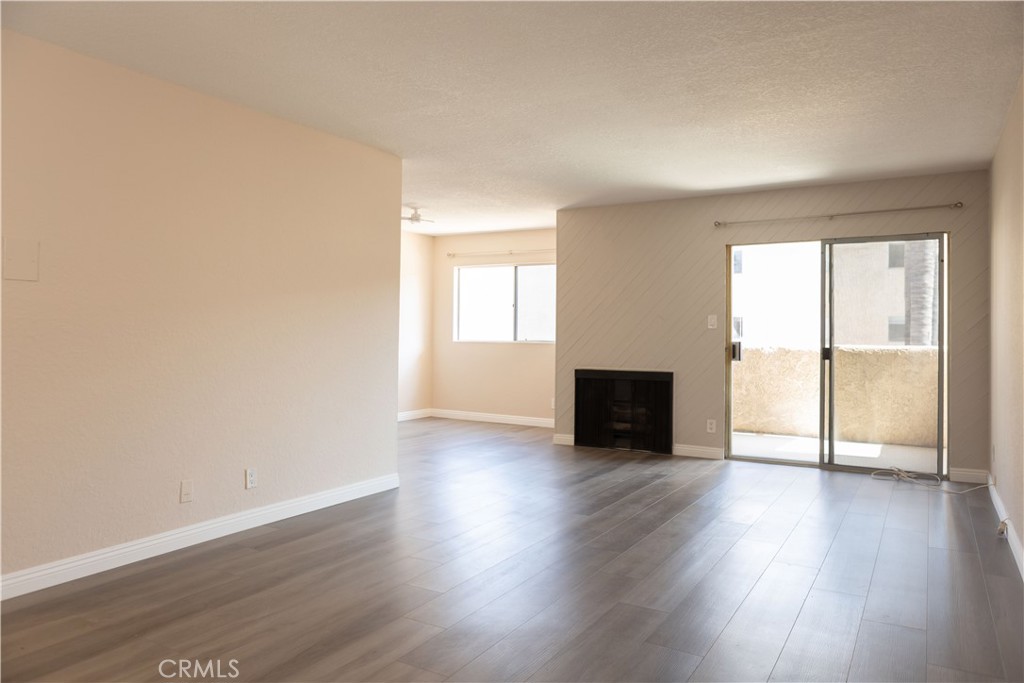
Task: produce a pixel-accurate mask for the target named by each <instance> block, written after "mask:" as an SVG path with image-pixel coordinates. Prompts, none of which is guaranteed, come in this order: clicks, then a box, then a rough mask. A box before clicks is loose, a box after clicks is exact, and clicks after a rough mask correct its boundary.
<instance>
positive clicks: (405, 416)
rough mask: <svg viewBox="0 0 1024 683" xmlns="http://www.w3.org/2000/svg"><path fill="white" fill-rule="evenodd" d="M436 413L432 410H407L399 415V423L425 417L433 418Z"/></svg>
mask: <svg viewBox="0 0 1024 683" xmlns="http://www.w3.org/2000/svg"><path fill="white" fill-rule="evenodd" d="M433 416H434V411H433V410H431V409H430V408H420V409H419V410H405V411H402V412H400V413H399V414H398V421H399V422H405V421H406V420H419V419H421V418H424V417H433Z"/></svg>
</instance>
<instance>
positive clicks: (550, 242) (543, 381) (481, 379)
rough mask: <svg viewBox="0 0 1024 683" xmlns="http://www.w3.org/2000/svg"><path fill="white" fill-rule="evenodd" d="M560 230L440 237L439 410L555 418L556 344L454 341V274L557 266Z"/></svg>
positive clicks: (436, 298)
mask: <svg viewBox="0 0 1024 683" xmlns="http://www.w3.org/2000/svg"><path fill="white" fill-rule="evenodd" d="M554 248H555V231H554V230H523V231H514V232H497V233H480V234H473V235H447V236H442V237H435V238H434V408H435V409H440V410H459V411H467V412H477V413H490V414H495V415H512V416H516V417H533V418H542V419H551V417H552V413H553V411H552V410H551V399H552V398H553V397H554V395H555V393H554V388H555V381H554V378H555V344H542V343H482V342H456V341H453V340H452V337H453V335H452V319H453V318H452V313H453V303H454V292H453V282H454V279H453V278H454V269H455V267H456V266H469V265H484V264H498V263H553V262H554V259H555V252H554ZM541 249H543V250H550V252H545V253H535V254H520V255H514V256H509V255H491V256H457V257H455V258H451V257H449V256H448V255H447V254H448V253H449V252H454V253H457V254H459V253H467V252H470V253H472V252H499V251H500V252H505V251H510V250H514V251H532V250H541Z"/></svg>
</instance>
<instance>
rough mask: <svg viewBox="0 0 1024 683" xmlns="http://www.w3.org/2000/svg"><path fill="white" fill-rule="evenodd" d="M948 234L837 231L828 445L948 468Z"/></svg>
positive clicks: (841, 458) (828, 322)
mask: <svg viewBox="0 0 1024 683" xmlns="http://www.w3.org/2000/svg"><path fill="white" fill-rule="evenodd" d="M945 248H946V244H945V236H944V235H935V234H931V235H915V236H910V237H905V238H899V239H892V238H884V239H856V240H831V241H827V242H825V244H824V250H825V253H824V258H823V266H824V270H825V277H826V282H827V290H828V296H827V300H826V302H825V304H826V306H825V309H826V315H825V316H824V319H823V338H824V344H823V353H822V378H823V381H822V384H823V386H825V387H827V391H826V396H827V405H823V406H822V410H823V415H824V416H826V419H825V420H824V422H825V423H826V429H825V434H823V444H822V453H823V455H824V456H827V457H826V461H827V462H828V463H830V464H834V465H842V466H852V467H866V468H872V469H885V468H890V467H898V468H900V469H904V470H910V471H915V472H927V473H934V474H940V475H941V474H945V472H944V471H943V470H944V464H943V463H944V462H945V458H944V447H945V419H944V418H945V391H944V386H945V303H946V302H945V300H946V292H945V281H946V278H945V272H944V266H945Z"/></svg>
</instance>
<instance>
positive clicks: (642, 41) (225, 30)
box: [3, 2, 1022, 234]
mask: <svg viewBox="0 0 1024 683" xmlns="http://www.w3.org/2000/svg"><path fill="white" fill-rule="evenodd" d="M3 23H4V26H5V27H7V28H11V29H13V30H16V31H19V32H22V33H25V34H28V35H32V36H35V37H38V38H41V39H43V40H47V41H50V42H54V43H57V44H60V45H64V46H66V47H68V48H70V49H73V50H75V51H78V52H82V53H85V54H88V55H93V56H95V57H98V58H100V59H104V60H107V61H110V62H114V63H116V64H121V65H124V66H126V67H129V68H131V69H135V70H138V71H141V72H144V73H148V74H152V75H154V76H156V77H159V78H162V79H165V80H168V81H172V82H175V83H179V84H182V85H184V86H187V87H189V88H193V89H195V90H198V91H201V92H205V93H209V94H212V95H215V96H218V97H221V98H224V99H227V100H231V101H234V102H238V103H241V104H244V105H246V106H249V107H252V108H255V109H259V110H262V111H265V112H269V113H271V114H274V115H276V116H280V117H282V118H285V119H289V120H292V121H296V122H299V123H303V124H306V125H309V126H313V127H315V128H319V129H322V130H324V131H328V132H330V133H334V134H337V135H340V136H343V137H346V138H350V139H353V140H357V141H360V142H364V143H367V144H370V145H373V146H376V147H379V148H382V149H385V150H388V151H390V152H393V153H394V154H397V155H398V156H400V157H402V159H403V160H404V162H403V168H404V187H403V201H404V203H406V204H408V205H415V206H418V207H420V211H421V212H422V214H423V216H424V217H425V218H430V219H434V220H435V221H436V222H435V223H433V224H428V223H421V224H419V225H418V226H409V224H408V223H405V224H403V225H404V226H405V227H406V228H410V227H411V228H412V229H416V230H420V231H423V232H430V233H433V234H442V233H449V232H463V231H486V230H499V229H509V228H532V227H548V226H553V225H554V222H555V211H556V210H557V209H559V208H564V207H575V206H587V205H595V204H610V203H620V202H632V201H645V200H651V199H664V198H675V197H685V196H693V195H700V194H714V193H719V192H723V191H726V192H727V191H734V190H740V189H750V188H762V187H777V186H784V185H799V184H818V183H829V182H838V181H845V180H855V179H869V178H884V177H892V176H905V175H913V174H919V173H932V172H942V171H951V170H963V169H976V168H983V167H985V166H987V164H988V163H989V161H990V160H991V157H992V154H993V151H994V149H995V144H996V141H997V139H998V136H999V134H1000V132H1001V127H1002V123H1003V120H1004V116H1005V114H1006V112H1007V109H1008V107H1009V104H1010V98H1011V97H1012V95H1013V93H1014V92H1015V88H1016V85H1017V81H1018V79H1019V78H1020V74H1021V60H1022V51H1021V44H1022V30H1021V28H1022V14H1021V3H1019V2H1013V3H1009V2H1007V3H1002V2H1000V3H989V2H963V3H944V2H940V3H926V2H922V3H918V2H910V3H894V2H870V3H833V2H808V3H802V2H801V3H775V2H765V3H759V2H754V3H748V2H736V3H733V2H707V3H698V2H683V3H668V2H659V3H634V2H614V3H589V2H583V3H578V2H574V3H557V2H556V3H516V2H510V3H496V2H490V3H488V2H484V3H472V2H466V3H433V2H420V3H290V2H285V3H127V2H125V3H4V6H3ZM409 212H410V210H409V209H406V210H405V214H406V215H408V213H409ZM396 220H397V216H396Z"/></svg>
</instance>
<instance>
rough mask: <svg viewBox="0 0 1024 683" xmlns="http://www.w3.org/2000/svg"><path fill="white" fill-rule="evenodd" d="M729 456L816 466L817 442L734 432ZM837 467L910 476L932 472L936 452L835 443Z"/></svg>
mask: <svg viewBox="0 0 1024 683" xmlns="http://www.w3.org/2000/svg"><path fill="white" fill-rule="evenodd" d="M732 454H733V455H739V456H747V457H752V458H767V459H770V460H783V461H786V462H808V463H816V462H818V439H816V438H813V437H809V436H784V435H781V434H751V433H748V432H733V434H732ZM836 464H837V465H849V466H853V467H874V468H877V469H880V470H881V469H886V468H888V467H898V468H900V469H901V470H908V471H911V472H935V464H936V462H935V449H934V448H921V447H918V446H900V445H896V444H878V443H857V442H854V441H837V442H836Z"/></svg>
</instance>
